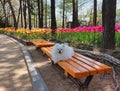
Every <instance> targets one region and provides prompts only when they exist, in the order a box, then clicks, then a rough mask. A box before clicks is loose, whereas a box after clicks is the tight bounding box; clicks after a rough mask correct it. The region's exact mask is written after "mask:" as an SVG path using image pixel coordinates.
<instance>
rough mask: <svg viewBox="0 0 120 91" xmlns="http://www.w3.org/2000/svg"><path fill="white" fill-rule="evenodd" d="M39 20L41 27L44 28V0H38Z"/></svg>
mask: <svg viewBox="0 0 120 91" xmlns="http://www.w3.org/2000/svg"><path fill="white" fill-rule="evenodd" d="M38 20H39V21H38V22H39V28H43V0H38Z"/></svg>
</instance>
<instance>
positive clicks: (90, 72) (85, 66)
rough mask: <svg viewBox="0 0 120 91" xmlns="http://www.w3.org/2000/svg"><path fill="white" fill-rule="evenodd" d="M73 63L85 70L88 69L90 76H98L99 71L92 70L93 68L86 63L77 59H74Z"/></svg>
mask: <svg viewBox="0 0 120 91" xmlns="http://www.w3.org/2000/svg"><path fill="white" fill-rule="evenodd" d="M72 60H73V62H76V63H77V64H79V65H81V66H82V67H83V68H85V69H87V70H88V71H89V74H90V75H94V74H97V70H96V69H95V68H92V67H91V66H89V65H87V64H85V63H84V62H81V61H79V60H77V59H75V58H72Z"/></svg>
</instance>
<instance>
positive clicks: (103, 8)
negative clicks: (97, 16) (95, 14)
mask: <svg viewBox="0 0 120 91" xmlns="http://www.w3.org/2000/svg"><path fill="white" fill-rule="evenodd" d="M104 16H105V0H103V2H102V26H103V27H104V18H105V17H104Z"/></svg>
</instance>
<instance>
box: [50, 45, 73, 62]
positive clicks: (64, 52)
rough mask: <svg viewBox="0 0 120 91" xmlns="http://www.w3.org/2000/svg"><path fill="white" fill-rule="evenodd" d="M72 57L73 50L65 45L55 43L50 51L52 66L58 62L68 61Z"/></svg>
mask: <svg viewBox="0 0 120 91" xmlns="http://www.w3.org/2000/svg"><path fill="white" fill-rule="evenodd" d="M73 55H74V51H73V48H71V47H69V46H68V45H67V44H59V43H57V44H55V46H54V47H53V49H52V60H53V62H54V64H56V63H57V62H58V61H60V60H62V61H64V60H67V59H70V58H72V56H73Z"/></svg>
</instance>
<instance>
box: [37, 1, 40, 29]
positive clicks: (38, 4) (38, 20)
mask: <svg viewBox="0 0 120 91" xmlns="http://www.w3.org/2000/svg"><path fill="white" fill-rule="evenodd" d="M37 3H38V26H39V28H40V22H41V21H40V13H41V10H40V0H38V1H37Z"/></svg>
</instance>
